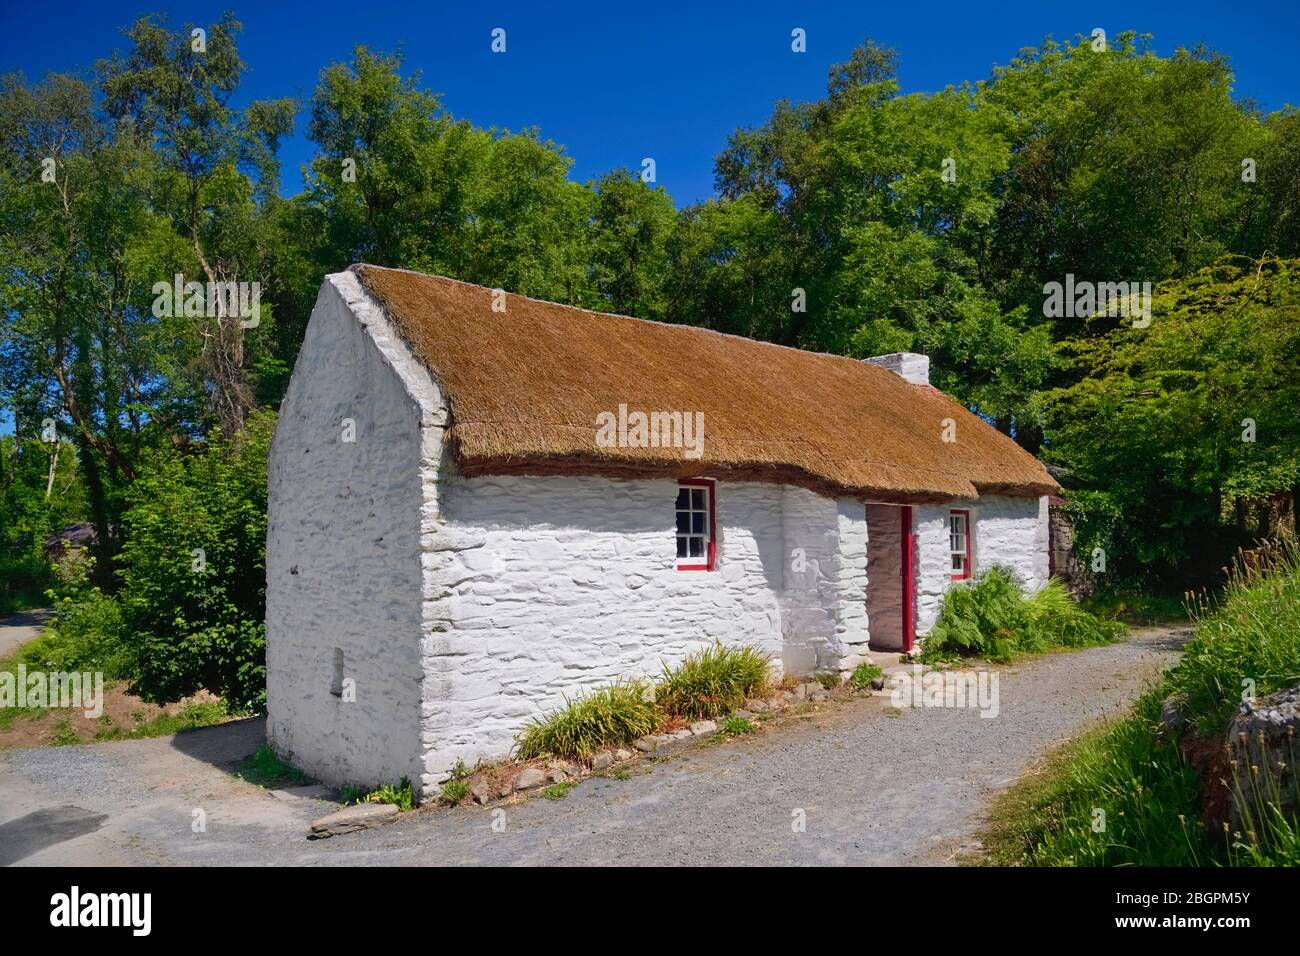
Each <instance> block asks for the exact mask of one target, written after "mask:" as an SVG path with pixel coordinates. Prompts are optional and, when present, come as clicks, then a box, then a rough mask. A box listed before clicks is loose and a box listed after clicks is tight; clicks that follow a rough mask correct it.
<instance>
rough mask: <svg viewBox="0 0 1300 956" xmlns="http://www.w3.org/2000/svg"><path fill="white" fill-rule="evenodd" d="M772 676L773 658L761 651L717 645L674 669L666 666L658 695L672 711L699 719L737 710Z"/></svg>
mask: <svg viewBox="0 0 1300 956" xmlns="http://www.w3.org/2000/svg"><path fill="white" fill-rule="evenodd" d="M771 679H772V666H771V660H770V658H769V657H768V656H767V655H766V654H764V653H763V652H762V651H760V650H758V649H757V648H755V647H723V646H722V645H721V644H715V645H713V646H712V647H709V648H706V649H704V650H702V651H700V652H698V653H696V654H691V655H690V656H688V657H687V658H686V660H685V662H683V664H682V666H681V667H679V668H678V669H677V670H675V671H673V670H669V669H668V667H667V666H665V667H664V679H663V681H662V682H661V683H660V684H659V687H658V689H657V693H656V695H655V696H656V697H657V699H658V701H659V705H660V706H661V707H663V709H664V710H665V711H667V712H668V713H669V714H676V715H678V716H680V717H687V718H690V719H692V720H698V719H701V718H705V717H718V716H721V715H722V714H725V713H727V712H728V711H731V710H735V709H736V708H737V707H739V706H740V705H741V704H743V703H744V702H745V699H746V698H748V697H754V696H757V695H759V694H760V693H762V692H763V691H764V690H766V689H767V687H768V685H769V684H770V683H771Z"/></svg>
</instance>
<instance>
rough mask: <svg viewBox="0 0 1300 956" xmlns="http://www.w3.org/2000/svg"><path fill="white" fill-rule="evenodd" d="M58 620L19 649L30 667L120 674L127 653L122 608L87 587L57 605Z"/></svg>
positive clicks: (126, 662)
mask: <svg viewBox="0 0 1300 956" xmlns="http://www.w3.org/2000/svg"><path fill="white" fill-rule="evenodd" d="M55 609H56V610H57V612H58V619H57V621H56V622H55V623H54V624H53V625H52V626H51V627H49V628H47V629H46V631H45V633H44V634H42V635H41V636H40V637H39V638H37V639H36V640H34V641H32V642H31V643H30V644H28V645H27V646H26V647H24V648H23V649H22V651H20V652H19V655H18V657H19V660H21V661H22V662H23V663H25V664H26V665H27V667H28V668H29V669H40V670H45V671H102V672H103V673H104V677H105V678H107V679H110V680H111V679H113V678H115V677H121V676H123V675H124V674H125V673H126V672H127V670H128V668H129V665H130V655H129V653H128V651H127V648H126V645H125V644H124V643H123V639H122V637H123V621H122V607H121V605H120V604H118V602H117V601H116V600H115V599H113V598H112V597H109V596H108V595H106V594H104V593H103V592H102V591H100V590H99V588H88V589H86V590H84V591H81V592H80V593H78V594H77V595H76V596H75V597H74V596H68V597H64V598H62V599H61V600H60V601H59V602H58V603H57V604H56V605H55Z"/></svg>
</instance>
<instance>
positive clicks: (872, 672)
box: [849, 661, 884, 690]
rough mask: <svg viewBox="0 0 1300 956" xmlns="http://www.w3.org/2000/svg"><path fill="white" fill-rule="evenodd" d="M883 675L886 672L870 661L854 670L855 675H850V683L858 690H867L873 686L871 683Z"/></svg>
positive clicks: (864, 662)
mask: <svg viewBox="0 0 1300 956" xmlns="http://www.w3.org/2000/svg"><path fill="white" fill-rule="evenodd" d="M883 673H884V671H882V670H881V669H880V667H879V666H878V665H876V664H873V663H871V662H870V661H863V662H862V663H861V664H859V665H858V666H857V667H855V668H853V673H852V674H850V675H849V683H850V684H852V685H853V686H854V687H856V688H857V689H858V690H866V689H867V688H868V687H870V686H871V682H872V681H873V680H875V679H876V678H877V677H879V676H880V675H881V674H883Z"/></svg>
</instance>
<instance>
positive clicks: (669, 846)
mask: <svg viewBox="0 0 1300 956" xmlns="http://www.w3.org/2000/svg"><path fill="white" fill-rule="evenodd" d="M1186 636H1187V635H1186V634H1185V633H1183V632H1175V631H1170V630H1161V629H1152V630H1146V631H1142V632H1138V633H1136V634H1134V635H1132V636H1131V637H1130V638H1128V639H1126V640H1124V641H1122V642H1120V643H1117V644H1114V645H1111V646H1109V647H1099V648H1089V649H1086V650H1082V651H1076V652H1071V653H1062V654H1052V655H1046V656H1042V657H1039V658H1035V659H1030V660H1027V661H1025V662H1023V663H1020V664H1017V665H1015V666H1012V667H1004V668H1001V669H999V685H1000V686H999V689H1000V700H999V714H998V716H997V717H996V718H995V719H987V718H981V717H980V716H979V713H978V711H976V710H956V709H933V708H930V709H904V710H901V711H897V710H894V709H893V708H891V707H890V706H889V700H888V698H887V696H886V695H876V696H875V697H872V698H870V699H865V700H854V701H851V702H847V703H842V704H835V705H829V706H824V707H823V708H822V709H821V710H819V711H818V712H816V713H814V714H812V715H809V716H806V717H804V718H801V719H799V720H790V721H785V722H784V723H782V724H781V725H779V726H776V727H772V728H769V729H767V730H764V731H763V732H762V733H760V734H757V735H754V736H752V737H746V738H741V739H738V740H733V741H729V742H725V743H720V744H717V745H709V744H704V745H699V746H695V747H691V748H688V749H686V750H684V751H681V752H678V753H677V754H675V755H673V756H669V757H667V758H664V759H661V760H656V761H649V762H646V763H644V764H642V765H641V766H639V767H638V769H637V770H636V771H635V772H634V773H633V774H632V775H631V776H630V778H629V779H626V780H618V779H614V778H603V779H593V780H588V781H586V782H584V783H582V784H581V785H580V786H578V787H577V788H575V789H574V790H573V791H572V792H570V793H569V795H568V796H567V797H565V798H564V799H562V800H556V801H550V800H544V799H530V800H526V801H523V802H520V803H518V804H515V805H510V806H506V807H504V812H505V816H504V823H505V828H504V832H497V830H496V829H494V828H493V822H494V814H493V811H492V809H491V808H486V809H484V808H475V809H457V810H454V811H449V810H441V809H440V810H431V811H422V812H419V813H416V814H410V815H407V816H404V817H403V818H402V820H401V821H400V822H398V823H394V824H390V825H388V826H384V827H380V828H377V829H374V830H368V831H363V832H360V833H355V834H349V835H346V836H340V837H335V838H333V839H329V840H319V841H308V840H306V839H305V838H304V837H305V833H306V830H307V824H308V822H309V821H310V820H312V819H313V818H315V817H317V816H320V815H322V814H323V813H325V812H327V811H328V810H330V809H332V808H333V805H331V804H329V803H328V802H327V801H324V800H321V799H318V798H317V797H318V796H319V791H317V790H305V791H299V792H280V793H274V794H273V793H268V792H267V791H264V790H261V789H259V788H256V787H253V786H251V785H249V784H246V783H244V782H242V781H240V780H237V779H235V778H233V777H231V776H230V774H229V769H230V768H231V767H232V766H234V765H235V764H236V763H237V762H238V760H239V758H240V757H242V756H243V755H244V754H247V753H250V752H251V751H252V750H254V749H256V747H257V745H258V744H259V743H260V742H261V739H262V736H261V735H262V733H263V728H262V723H261V721H260V720H250V721H241V722H239V723H236V724H229V725H225V726H223V727H215V728H208V729H205V730H199V731H193V732H191V733H188V734H181V735H178V736H177V737H175V738H160V739H156V740H140V741H124V742H116V743H105V744H94V745H86V746H76V747H57V748H53V747H52V748H38V749H30V750H13V751H10V752H8V753H7V754H2V755H0V863H4V864H14V863H19V864H24V865H30V864H54V863H61V864H82V865H88V864H124V865H151V864H197V863H218V864H275V863H285V864H306V865H331V864H332V865H348V864H352V865H364V864H389V865H391V864H492V865H507V864H509V865H527V864H558V865H565V864H587V865H606V864H632V865H635V864H657V865H673V864H690V865H718V864H724V865H725V864H737V865H747V864H776V865H787V864H830V865H839V864H851V865H863V864H866V865H872V864H942V863H946V862H950V861H951V859H952V856H953V854H954V853H955V852H956V851H957V850H958V849H960V848H961V847H962V846H964V845H967V844H968V843H969V841H970V840H971V838H972V834H973V833H974V832H975V830H976V829H977V828H978V826H979V823H980V821H981V819H982V814H983V812H984V810H985V809H986V807H987V805H988V799H989V797H990V795H992V794H993V793H994V792H996V791H998V790H1000V789H1001V788H1004V787H1006V786H1007V785H1009V784H1010V783H1012V782H1013V781H1014V780H1016V779H1017V778H1018V777H1019V775H1020V774H1021V773H1023V772H1024V770H1025V768H1026V767H1027V766H1028V764H1029V763H1030V762H1031V761H1032V760H1033V759H1034V758H1035V757H1037V756H1039V755H1041V754H1042V753H1044V752H1045V751H1046V750H1048V749H1049V748H1051V747H1052V746H1054V745H1056V744H1058V743H1061V742H1063V741H1065V740H1067V739H1069V738H1070V737H1071V736H1073V735H1075V734H1077V733H1078V732H1079V731H1080V730H1081V729H1083V728H1084V727H1085V726H1087V725H1088V724H1090V723H1092V722H1094V721H1096V720H1097V719H1099V718H1102V717H1105V716H1108V715H1112V714H1114V713H1116V712H1118V711H1120V710H1122V709H1123V708H1124V707H1125V706H1126V705H1127V704H1128V703H1129V702H1130V701H1131V700H1132V699H1133V698H1134V697H1135V696H1136V695H1137V694H1138V692H1139V691H1140V690H1141V688H1142V686H1143V685H1144V683H1145V682H1146V681H1147V680H1148V679H1149V678H1150V677H1152V676H1153V675H1154V674H1155V673H1157V672H1158V671H1160V670H1162V669H1164V668H1166V667H1169V666H1171V665H1172V664H1173V663H1174V662H1175V660H1176V659H1177V654H1178V649H1179V647H1181V645H1182V643H1183V641H1184V640H1186ZM196 820H201V821H202V828H198V826H197V824H196V822H195V821H196ZM801 821H802V823H803V827H802V828H801V829H800V828H797V827H796V826H794V824H796V823H798V822H801ZM500 822H501V821H500V819H499V818H498V819H497V824H498V829H499V827H500ZM796 831H797V832H796Z"/></svg>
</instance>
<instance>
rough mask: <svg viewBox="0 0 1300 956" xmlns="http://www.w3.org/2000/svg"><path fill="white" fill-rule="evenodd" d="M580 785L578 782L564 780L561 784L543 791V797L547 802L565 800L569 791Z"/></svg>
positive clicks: (552, 785)
mask: <svg viewBox="0 0 1300 956" xmlns="http://www.w3.org/2000/svg"><path fill="white" fill-rule="evenodd" d="M577 785H578V782H577V781H576V780H562V781H560V782H559V783H553V784H551V785H550V786H549V787H547V788H546V789H545V790H543V791H542V796H544V797H545V798H546V799H547V800H563V799H564V798H565V797H567V796H568V795H569V791H570V790H572V789H573V788H574V787H576V786H577Z"/></svg>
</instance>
